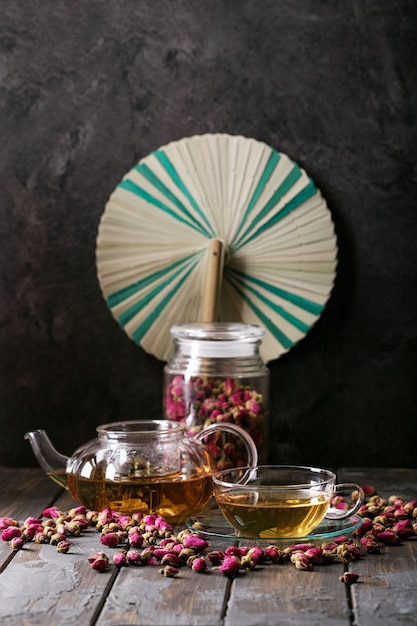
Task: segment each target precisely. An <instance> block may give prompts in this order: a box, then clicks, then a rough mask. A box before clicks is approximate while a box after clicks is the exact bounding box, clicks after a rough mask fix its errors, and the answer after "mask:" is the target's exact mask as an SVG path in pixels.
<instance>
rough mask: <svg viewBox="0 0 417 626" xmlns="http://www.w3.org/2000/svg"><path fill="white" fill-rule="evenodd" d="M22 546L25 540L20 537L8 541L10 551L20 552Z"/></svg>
mask: <svg viewBox="0 0 417 626" xmlns="http://www.w3.org/2000/svg"><path fill="white" fill-rule="evenodd" d="M24 545H25V540H24V538H23V537H22V536H20V537H13V539H10V541H9V546H10V547H11V548H12V550H21V549H22V548H23V546H24Z"/></svg>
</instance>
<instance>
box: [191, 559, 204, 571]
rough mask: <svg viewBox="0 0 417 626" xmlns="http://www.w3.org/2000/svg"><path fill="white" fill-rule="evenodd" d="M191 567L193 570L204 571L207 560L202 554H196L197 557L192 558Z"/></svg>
mask: <svg viewBox="0 0 417 626" xmlns="http://www.w3.org/2000/svg"><path fill="white" fill-rule="evenodd" d="M191 568H192V569H193V570H194V571H195V572H199V573H202V572H205V571H206V569H207V562H206V559H205V558H204V557H203V556H198V557H197V558H195V559H194V561H193V563H192V565H191Z"/></svg>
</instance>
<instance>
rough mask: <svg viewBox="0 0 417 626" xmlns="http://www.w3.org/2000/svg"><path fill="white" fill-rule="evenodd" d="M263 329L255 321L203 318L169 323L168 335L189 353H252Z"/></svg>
mask: <svg viewBox="0 0 417 626" xmlns="http://www.w3.org/2000/svg"><path fill="white" fill-rule="evenodd" d="M264 334H265V330H264V329H263V328H262V327H261V326H257V325H256V324H240V323H237V322H204V323H194V324H182V325H180V326H172V328H171V335H172V336H173V337H174V339H177V340H179V341H181V344H182V345H183V346H184V347H185V348H186V349H187V352H188V353H189V354H190V355H191V356H196V357H197V356H204V357H224V358H227V357H234V356H248V355H250V354H253V350H254V344H255V345H257V344H259V343H260V341H261V339H262V337H263V335H264Z"/></svg>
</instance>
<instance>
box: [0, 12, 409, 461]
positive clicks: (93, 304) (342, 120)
mask: <svg viewBox="0 0 417 626" xmlns="http://www.w3.org/2000/svg"><path fill="white" fill-rule="evenodd" d="M0 52H1V57H0V111H1V118H0V119H1V141H0V190H1V193H0V272H1V274H0V298H1V299H0V350H1V360H0V427H1V438H0V464H6V465H10V466H14V465H25V464H32V463H34V460H33V455H32V452H31V450H30V447H29V444H28V443H27V442H25V441H24V440H23V435H24V433H25V432H26V430H27V429H30V428H46V429H47V430H48V431H49V434H50V436H51V438H52V439H53V440H54V442H55V443H56V445H57V447H58V448H60V449H61V450H62V451H63V452H65V453H69V452H71V451H72V450H73V449H74V448H75V446H76V445H78V444H79V443H81V442H82V441H85V440H86V439H89V438H90V437H92V436H94V432H95V426H96V425H98V424H99V423H102V422H105V421H110V420H114V419H120V418H123V417H137V416H139V417H143V418H145V417H158V416H160V415H161V384H162V382H161V381H162V366H163V364H162V363H160V362H158V361H157V360H156V359H154V358H153V357H152V356H150V355H147V354H146V353H144V352H143V350H142V349H141V348H138V347H136V346H135V345H134V343H133V342H132V341H130V340H129V339H128V338H127V336H126V335H125V333H124V332H123V331H122V330H121V329H120V328H119V326H118V325H117V324H116V322H115V321H114V320H113V318H112V317H111V314H110V313H109V311H108V310H107V307H106V305H105V303H104V300H103V299H102V295H101V292H100V290H99V287H98V282H97V279H96V275H95V238H96V234H97V227H98V223H99V220H100V216H101V214H102V212H103V210H104V206H105V203H106V201H107V198H108V196H109V195H110V193H111V192H112V190H113V189H114V187H115V186H116V184H117V183H118V182H119V180H120V179H121V177H122V176H123V175H124V174H125V173H126V172H127V171H128V170H129V169H130V168H131V167H132V166H133V165H134V164H135V163H136V162H137V161H138V160H139V159H140V158H141V157H143V156H145V155H146V154H148V153H149V152H151V151H153V150H155V149H157V148H158V147H160V146H161V145H164V144H166V143H168V142H170V141H172V140H176V139H179V138H181V137H185V136H190V135H193V134H201V133H205V132H226V133H231V134H242V135H246V136H248V137H255V138H256V139H259V140H261V141H265V142H266V143H268V144H270V145H272V146H273V147H274V148H276V149H277V150H279V151H281V152H286V153H287V154H288V155H289V156H290V157H291V158H293V159H294V160H296V161H297V162H298V163H299V164H300V165H302V166H303V167H304V168H305V169H306V170H307V172H308V173H309V174H310V175H311V176H312V177H313V179H314V180H315V182H316V184H317V185H318V186H319V187H320V188H321V190H322V192H323V194H324V196H325V197H326V199H327V201H328V204H329V207H330V209H331V211H332V215H333V219H334V222H335V225H336V229H337V235H338V241H339V246H340V260H339V267H338V277H337V281H336V285H335V289H334V292H333V295H332V298H331V300H330V301H329V304H328V307H327V308H326V310H325V313H324V315H322V317H321V319H320V320H319V322H318V324H317V325H316V326H315V328H314V329H313V330H312V331H311V332H310V333H309V334H308V336H307V337H306V338H305V339H304V340H302V341H301V342H300V343H299V345H298V346H297V347H296V348H294V349H293V350H292V351H291V352H290V353H288V354H287V355H285V356H283V357H281V358H280V359H278V360H276V361H274V362H272V363H271V364H270V369H271V379H272V390H271V404H272V416H271V459H272V460H274V461H280V462H300V461H301V462H305V463H314V464H322V465H326V466H335V465H349V464H353V465H355V464H356V465H374V466H375V465H381V464H382V465H391V466H395V465H402V466H415V464H416V449H417V426H416V419H417V415H416V404H417V402H416V400H417V390H416V389H417V365H416V356H417V340H416V337H417V333H416V331H417V284H416V261H417V252H416V235H417V213H416V204H417V180H416V179H417V172H416V153H417V148H416V146H417V123H416V107H417V4H416V2H415V0H398V1H396V2H392V0H351V1H346V0H320V2H318V1H317V0H301V1H295V0H262V1H258V0H241V1H238V0H210V1H208V0H164V1H162V0H161V1H159V0H131V1H129V0H80V1H78V2H69V1H65V0H54V1H53V2H47V1H46V0H43V1H42V0H41V1H40V2H36V3H30V2H26V1H25V0H15V2H13V3H12V2H10V3H8V2H5V1H4V0H3V1H2V2H1V18H0Z"/></svg>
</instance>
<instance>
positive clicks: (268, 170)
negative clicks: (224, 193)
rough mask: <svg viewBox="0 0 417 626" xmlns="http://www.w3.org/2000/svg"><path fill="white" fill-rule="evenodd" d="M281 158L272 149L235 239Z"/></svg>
mask: <svg viewBox="0 0 417 626" xmlns="http://www.w3.org/2000/svg"><path fill="white" fill-rule="evenodd" d="M280 158H281V155H280V153H279V152H277V151H276V150H272V152H271V154H270V155H269V159H268V162H267V164H266V165H265V169H264V171H263V172H262V174H261V177H260V179H259V181H258V184H257V185H256V189H255V191H254V192H253V194H252V197H251V199H250V201H249V204H248V207H247V209H246V211H245V213H244V214H243V217H242V221H241V223H240V224H239V228H238V229H237V231H236V233H235V235H234V238H233V241H239V234H240V233H241V231H242V230H243V227H244V225H245V224H246V222H247V220H248V217H249V216H250V214H251V213H252V211H253V207H254V206H255V205H256V203H257V202H258V200H259V196H260V195H261V193H262V192H263V190H264V189H265V185H266V184H267V182H268V181H269V179H270V178H271V175H272V172H273V171H274V169H275V168H276V166H277V163H278V161H279V160H280ZM233 241H232V246H233Z"/></svg>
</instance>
